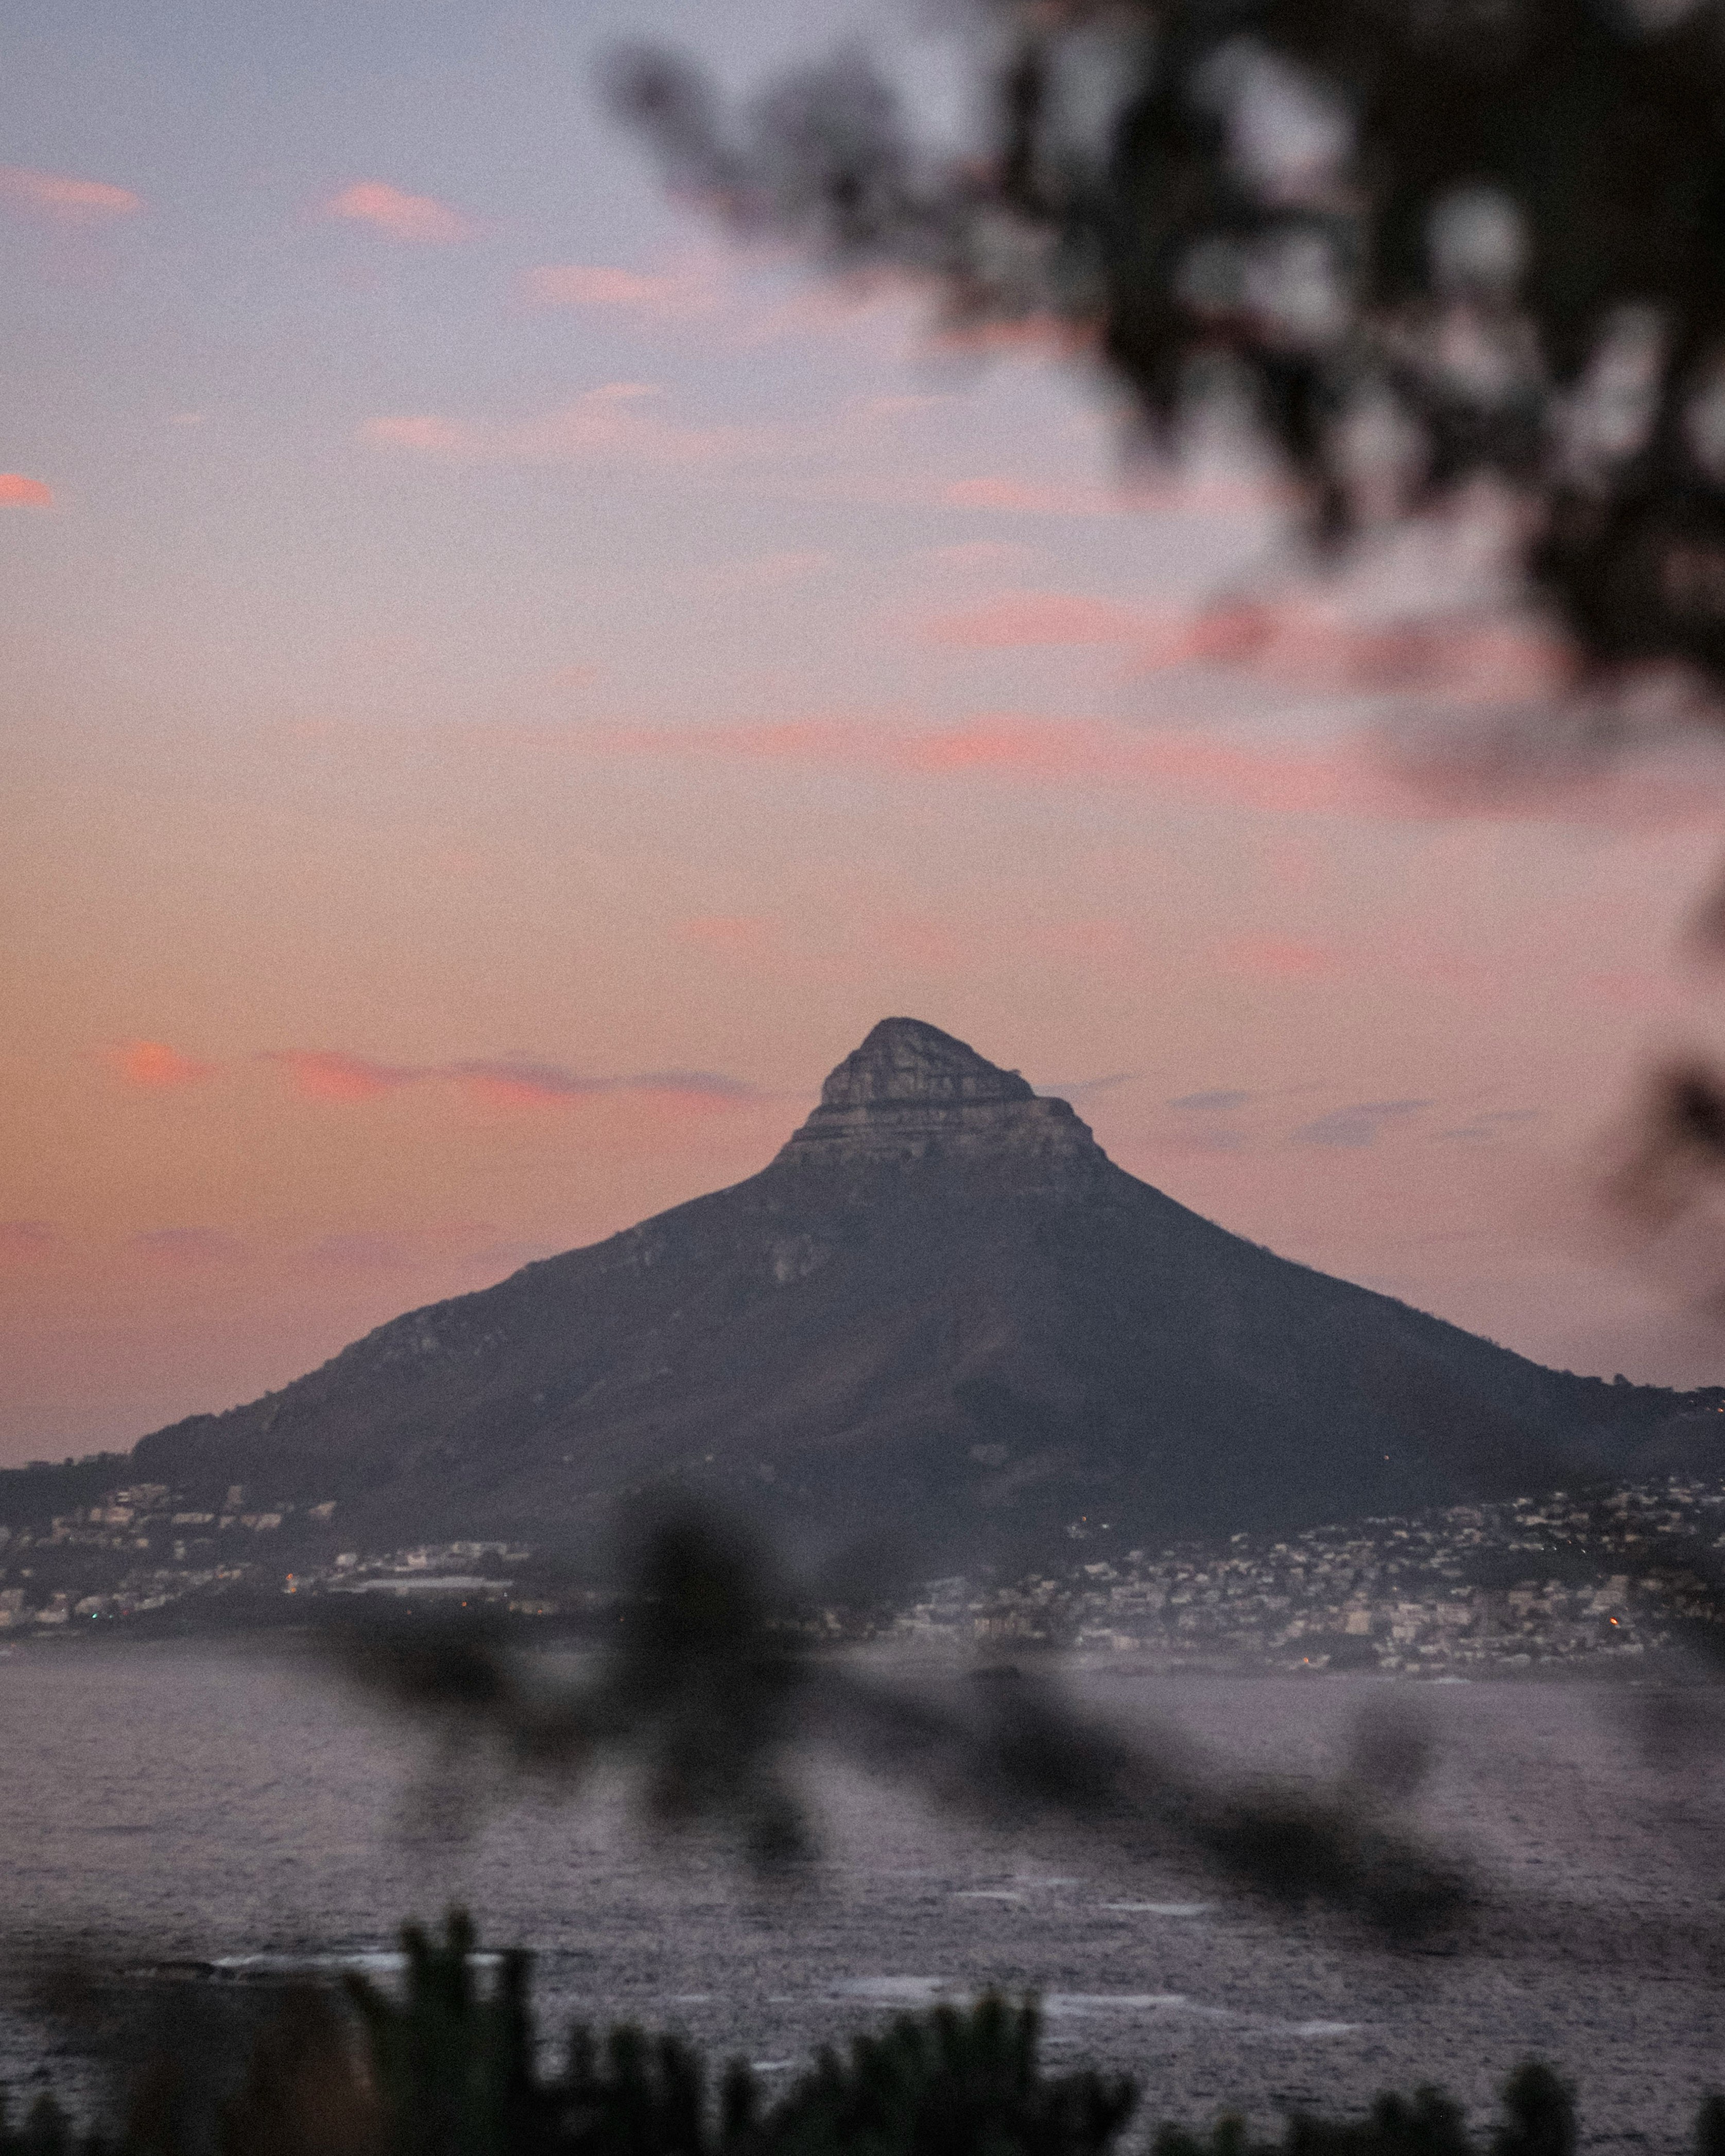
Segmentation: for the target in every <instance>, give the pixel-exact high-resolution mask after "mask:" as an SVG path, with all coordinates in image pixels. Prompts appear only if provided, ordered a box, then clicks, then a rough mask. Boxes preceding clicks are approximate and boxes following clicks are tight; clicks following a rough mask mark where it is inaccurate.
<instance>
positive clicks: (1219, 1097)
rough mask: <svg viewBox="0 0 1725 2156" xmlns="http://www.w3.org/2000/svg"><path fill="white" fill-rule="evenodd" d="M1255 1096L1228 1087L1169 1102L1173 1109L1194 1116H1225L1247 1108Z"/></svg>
mask: <svg viewBox="0 0 1725 2156" xmlns="http://www.w3.org/2000/svg"><path fill="white" fill-rule="evenodd" d="M1254 1097H1255V1096H1253V1095H1252V1094H1250V1093H1240V1092H1235V1091H1232V1090H1231V1089H1230V1088H1229V1087H1226V1086H1219V1087H1218V1088H1217V1089H1216V1091H1214V1092H1210V1093H1182V1094H1180V1095H1178V1096H1177V1097H1176V1098H1175V1099H1173V1100H1172V1101H1169V1102H1168V1106H1169V1107H1171V1108H1179V1109H1182V1110H1183V1111H1187V1112H1189V1113H1190V1114H1193V1115H1198V1116H1224V1115H1227V1114H1229V1113H1230V1111H1232V1110H1234V1109H1235V1108H1244V1107H1245V1106H1248V1105H1249V1104H1250V1101H1252V1100H1253V1098H1254Z"/></svg>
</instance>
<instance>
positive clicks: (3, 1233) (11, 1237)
mask: <svg viewBox="0 0 1725 2156" xmlns="http://www.w3.org/2000/svg"><path fill="white" fill-rule="evenodd" d="M58 1243H59V1231H58V1229H56V1228H55V1227H54V1223H53V1222H52V1221H51V1220H0V1261H5V1260H23V1261H28V1260H30V1259H33V1258H45V1257H48V1256H49V1255H51V1254H52V1252H53V1251H54V1248H55V1246H56V1245H57V1244H58Z"/></svg>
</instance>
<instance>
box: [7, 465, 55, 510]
mask: <svg viewBox="0 0 1725 2156" xmlns="http://www.w3.org/2000/svg"><path fill="white" fill-rule="evenodd" d="M53 506H54V490H53V488H52V487H50V486H47V485H44V483H43V482H42V480H39V479H26V478H25V476H24V475H23V473H22V472H0V508H6V509H52V508H53Z"/></svg>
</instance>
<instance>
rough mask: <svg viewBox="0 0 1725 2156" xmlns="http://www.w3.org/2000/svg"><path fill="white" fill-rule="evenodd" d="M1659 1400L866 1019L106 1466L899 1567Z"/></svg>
mask: <svg viewBox="0 0 1725 2156" xmlns="http://www.w3.org/2000/svg"><path fill="white" fill-rule="evenodd" d="M1686 1404H1689V1403H1687V1402H1686V1401H1685V1400H1684V1399H1682V1398H1681V1396H1678V1395H1676V1394H1669V1393H1665V1392H1662V1391H1660V1390H1658V1389H1654V1388H1644V1387H1625V1386H1608V1385H1605V1384H1604V1383H1601V1382H1600V1381H1599V1380H1598V1379H1594V1378H1575V1377H1572V1376H1569V1375H1568V1374H1566V1373H1558V1372H1553V1371H1549V1370H1546V1369H1543V1368H1540V1367H1539V1366H1538V1364H1535V1363H1530V1362H1527V1361H1526V1360H1525V1359H1524V1358H1522V1357H1520V1356H1517V1355H1514V1354H1512V1353H1509V1352H1508V1351H1507V1350H1506V1349H1503V1348H1501V1347H1495V1346H1493V1345H1491V1343H1490V1342H1486V1341H1484V1340H1481V1339H1477V1338H1476V1337H1473V1336H1472V1335H1471V1334H1468V1333H1466V1332H1461V1330H1460V1329H1459V1328H1457V1327H1454V1326H1451V1325H1447V1324H1445V1323H1443V1322H1441V1321H1440V1320H1439V1319H1436V1318H1434V1317H1426V1316H1425V1315H1423V1314H1422V1313H1420V1312H1417V1311H1414V1310H1411V1309H1409V1308H1408V1307H1407V1306H1405V1305H1403V1304H1401V1303H1399V1302H1395V1301H1392V1300H1390V1299H1389V1297H1387V1296H1380V1295H1376V1294H1373V1293H1372V1292H1370V1291H1368V1290H1365V1289H1363V1288H1358V1287H1354V1286H1349V1285H1348V1284H1347V1283H1346V1282H1343V1281H1337V1280H1333V1279H1331V1278H1329V1277H1327V1276H1325V1275H1323V1274H1322V1273H1317V1272H1314V1271H1312V1270H1309V1269H1307V1267H1304V1266H1301V1265H1293V1264H1291V1263H1289V1262H1288V1261H1287V1260H1284V1259H1281V1258H1278V1257H1276V1256H1275V1255H1272V1254H1271V1252H1269V1251H1267V1250H1261V1249H1260V1248H1258V1247H1257V1246H1256V1245H1253V1244H1250V1243H1248V1242H1245V1241H1243V1240H1241V1239H1240V1238H1239V1237H1238V1236H1235V1235H1230V1234H1228V1233H1227V1232H1226V1231H1225V1230H1224V1229H1220V1228H1219V1227H1217V1226H1215V1225H1214V1224H1212V1223H1211V1222H1209V1221H1206V1220H1204V1219H1200V1218H1199V1216H1198V1215H1197V1214H1194V1213H1191V1212H1189V1211H1188V1210H1187V1209H1185V1208H1184V1207H1183V1206H1181V1205H1178V1204H1175V1203H1174V1202H1173V1200H1172V1199H1168V1198H1167V1197H1165V1196H1163V1194H1162V1193H1160V1192H1159V1191H1157V1190H1155V1189H1153V1188H1151V1187H1150V1186H1149V1185H1148V1184H1147V1183H1141V1182H1139V1181H1138V1180H1137V1178H1134V1177H1132V1176H1130V1175H1128V1174H1127V1173H1125V1172H1124V1171H1123V1170H1122V1169H1120V1168H1117V1167H1116V1166H1115V1165H1114V1164H1113V1163H1111V1161H1109V1160H1108V1158H1106V1155H1105V1154H1104V1153H1103V1152H1102V1151H1101V1148H1100V1147H1098V1146H1097V1145H1096V1142H1095V1140H1094V1139H1093V1138H1092V1137H1091V1134H1090V1132H1089V1131H1088V1130H1087V1128H1086V1126H1085V1125H1084V1124H1083V1123H1082V1122H1080V1121H1079V1119H1078V1117H1077V1116H1076V1115H1075V1114H1074V1113H1073V1111H1072V1110H1071V1109H1070V1106H1068V1105H1067V1104H1066V1103H1065V1101H1058V1100H1046V1099H1040V1098H1039V1097H1037V1096H1035V1095H1034V1093H1033V1092H1032V1091H1031V1090H1030V1088H1029V1086H1027V1085H1026V1084H1025V1083H1024V1080H1023V1079H1022V1078H1020V1077H1019V1076H1018V1075H1017V1074H1016V1073H1014V1072H1009V1071H1003V1070H998V1069H996V1067H995V1066H994V1065H992V1064H990V1063H988V1062H986V1061H985V1060H983V1058H982V1057H980V1056H978V1055H975V1054H974V1052H973V1050H970V1049H968V1048H967V1047H965V1046H964V1045H963V1043H961V1042H958V1041H956V1040H953V1039H951V1038H950V1037H949V1036H948V1035H947V1034H942V1033H940V1032H938V1031H937V1029H934V1028H933V1027H932V1026H927V1025H923V1024H920V1023H918V1022H917V1021H916V1020H914V1019H886V1020H884V1021H883V1022H882V1023H881V1024H880V1025H878V1026H876V1027H875V1029H874V1031H873V1032H872V1033H870V1035H869V1037H868V1039H866V1040H865V1042H864V1043H863V1045H862V1046H861V1047H860V1048H859V1049H858V1050H856V1051H855V1054H853V1055H850V1056H849V1057H848V1058H847V1059H846V1060H845V1062H844V1063H842V1064H841V1065H839V1068H838V1070H835V1071H834V1073H833V1075H832V1076H831V1077H830V1078H829V1080H828V1081H827V1084H826V1086H825V1088H824V1091H823V1095H822V1104H821V1106H819V1108H818V1109H816V1111H814V1114H813V1115H812V1116H810V1117H809V1121H808V1122H806V1123H805V1124H804V1125H803V1127H802V1129H801V1130H800V1131H799V1132H798V1133H797V1134H796V1135H795V1136H794V1137H793V1138H792V1139H791V1141H790V1142H789V1143H788V1144H787V1145H786V1147H784V1148H783V1151H782V1152H780V1154H779V1155H778V1158H776V1159H775V1160H774V1161H773V1163H772V1164H771V1165H770V1166H769V1167H768V1168H766V1169H764V1170H763V1171H762V1173H760V1174H758V1175H756V1176H753V1177H752V1178H749V1180H748V1181H747V1182H745V1183H739V1184H737V1185H736V1186H735V1187H734V1188H731V1189H728V1190H722V1191H718V1192H716V1193H713V1194H712V1195H711V1196H708V1197H705V1198H699V1199H695V1200H694V1201H693V1202H692V1203H691V1204H685V1205H681V1206H678V1207H676V1208H675V1209H673V1210H671V1211H670V1212H668V1213H664V1214H660V1215H658V1216H657V1217H656V1218H655V1219H650V1220H648V1221H645V1222H644V1223H643V1224H641V1225H640V1226H639V1227H636V1228H632V1229H629V1230H628V1231H627V1232H626V1233H624V1234H623V1235H615V1236H613V1237H612V1238H610V1240H608V1241H606V1242H603V1243H600V1244H598V1245H593V1247H591V1248H589V1249H586V1250H573V1251H570V1252H568V1253H567V1254H566V1255H563V1256H561V1257H557V1258H552V1259H549V1260H545V1261H544V1262H542V1263H541V1264H537V1265H529V1266H527V1267H526V1268H525V1269H524V1270H522V1271H521V1272H519V1273H517V1274H516V1275H515V1276H513V1277H511V1279H509V1280H506V1281H503V1282H501V1284H500V1285H499V1286H495V1287H493V1288H490V1289H487V1290H485V1291H483V1292H482V1293H480V1294H476V1295H470V1296H461V1297H459V1298H457V1299H456V1300H454V1301H449V1302H445V1303H440V1304H437V1305H434V1306H431V1307H429V1308H428V1309H425V1310H422V1311H417V1312H411V1313H409V1314H408V1316H406V1317H402V1318H398V1319H397V1320H396V1321H394V1322H393V1323H391V1324H388V1325H385V1326H383V1327H380V1328H379V1329H378V1330H377V1332H372V1333H371V1334H369V1335H367V1337H366V1338H364V1339H362V1340H361V1341H358V1342H356V1343H355V1344H354V1345H353V1346H352V1347H348V1348H347V1349H346V1350H345V1351H344V1352H343V1353H341V1354H340V1355H338V1356H336V1358H334V1360H333V1361H331V1362H330V1363H326V1365H325V1366H324V1367H323V1368H321V1369H320V1370H316V1371H314V1372H312V1373H311V1374H310V1375H309V1376H307V1377H305V1378H300V1379H299V1380H297V1381H296V1382H295V1383H293V1384H291V1385H290V1386H288V1387H287V1388H285V1390H283V1391H282V1392H280V1393H277V1394H271V1395H268V1396H266V1397H265V1398H264V1399H261V1400H259V1401H255V1402H254V1403H252V1404H250V1405H249V1406H246V1407H243V1408H239V1409H234V1410H232V1411H231V1412H229V1413H228V1414H220V1415H206V1416H196V1417H193V1418H192V1419H189V1420H187V1421H185V1422H182V1423H178V1424H175V1425H173V1427H172V1428H171V1429H168V1430H161V1431H158V1432H157V1433H156V1434H155V1435H153V1436H151V1437H147V1438H146V1439H144V1440H141V1443H140V1444H139V1445H138V1447H137V1448H136V1455H135V1460H136V1471H137V1472H138V1473H139V1474H140V1475H141V1476H144V1475H147V1476H149V1477H150V1478H151V1479H153V1480H157V1481H168V1482H171V1483H172V1484H173V1485H174V1486H176V1487H177V1488H182V1489H186V1490H188V1491H189V1490H194V1489H202V1490H207V1491H211V1492H216V1491H219V1490H220V1489H221V1488H223V1487H224V1486H226V1485H228V1483H230V1482H235V1481H238V1482H243V1483H245V1484H247V1485H248V1486H250V1487H251V1488H252V1489H253V1490H254V1491H255V1492H256V1493H257V1495H258V1496H259V1497H264V1498H268V1499H269V1500H271V1501H274V1500H275V1499H297V1500H300V1501H316V1500H318V1499H322V1498H326V1497H331V1496H333V1497H336V1498H337V1499H338V1500H340V1501H341V1517H342V1519H343V1521H344V1522H345V1523H346V1528H345V1532H344V1539H346V1538H347V1537H348V1536H352V1537H353V1538H355V1539H356V1540H364V1541H368V1542H369V1543H371V1544H372V1545H373V1546H376V1545H377V1544H380V1543H382V1544H388V1543H398V1542H399V1541H401V1540H402V1539H403V1538H404V1537H408V1536H413V1535H434V1534H444V1535H451V1536H453V1535H463V1534H465V1535H480V1534H507V1535H511V1536H522V1537H528V1538H529V1539H531V1540H532V1541H534V1542H536V1543H539V1544H541V1545H551V1546H558V1547H563V1548H568V1549H569V1550H570V1551H571V1552H572V1553H576V1552H582V1551H587V1550H590V1549H592V1548H596V1547H597V1546H598V1538H600V1537H602V1536H603V1533H604V1532H605V1530H606V1528H607V1526H608V1522H609V1520H610V1518H611V1517H612V1514H613V1512H614V1507H615V1505H616V1503H617V1502H618V1501H619V1499H620V1498H621V1499H628V1498H633V1497H638V1496H641V1495H642V1494H644V1493H647V1494H651V1493H655V1492H663V1491H684V1492H686V1493H688V1494H689V1495H691V1496H699V1497H700V1498H701V1499H702V1500H703V1501H711V1500H716V1501H721V1502H722V1503H724V1504H726V1505H727V1506H729V1507H733V1508H736V1509H739V1510H742V1511H744V1512H752V1513H756V1514H759V1515H761V1516H762V1517H765V1518H766V1519H767V1520H768V1522H770V1523H771V1524H772V1526H773V1528H774V1529H775V1531H776V1532H779V1533H780V1534H782V1535H783V1534H788V1535H790V1536H791V1537H793V1539H801V1540H803V1541H808V1542H813V1543H819V1544H824V1545H832V1544H834V1543H846V1542H853V1543H854V1542H857V1541H860V1540H865V1539H870V1538H873V1539H880V1540H883V1541H884V1542H886V1543H892V1544H895V1545H896V1546H897V1547H898V1548H901V1550H902V1551H904V1552H905V1553H906V1556H907V1558H914V1559H915V1561H916V1562H918V1563H922V1564H924V1565H925V1566H926V1565H929V1564H935V1563H946V1562H948V1561H950V1562H952V1563H968V1562H971V1561H973V1560H974V1559H975V1558H977V1557H978V1556H980V1555H991V1556H993V1557H995V1558H999V1560H1000V1561H1003V1562H1008V1561H1015V1560H1027V1559H1029V1558H1034V1557H1035V1556H1036V1555H1037V1554H1038V1553H1045V1554H1047V1553H1051V1552H1052V1551H1053V1549H1054V1548H1057V1547H1058V1548H1065V1549H1068V1550H1070V1531H1071V1530H1073V1529H1074V1528H1076V1529H1078V1530H1079V1531H1080V1532H1081V1533H1083V1534H1085V1535H1086V1536H1088V1535H1095V1536H1096V1537H1097V1538H1098V1540H1099V1542H1101V1543H1103V1544H1104V1546H1106V1547H1112V1548H1123V1547H1126V1546H1127V1544H1131V1545H1133V1546H1137V1544H1140V1543H1147V1542H1160V1541H1164V1540H1167V1539H1168V1538H1170V1537H1174V1536H1178V1535H1179V1534H1182V1533H1186V1532H1217V1531H1224V1530H1225V1531H1232V1530H1235V1529H1244V1528H1247V1527H1294V1526H1298V1525H1303V1524H1307V1523H1311V1522H1317V1521H1320V1520H1325V1519H1337V1518H1346V1517H1354V1516H1358V1515H1360V1514H1362V1513H1370V1512H1389V1511H1399V1510H1404V1509H1406V1508H1409V1507H1413V1506H1415V1505H1420V1504H1430V1503H1448V1502H1455V1501H1461V1500H1462V1499H1464V1498H1466V1496H1470V1495H1474V1494H1507V1493H1510V1492H1512V1491H1517V1490H1520V1489H1522V1488H1538V1487H1542V1486H1549V1484H1550V1483H1551V1481H1553V1479H1554V1477H1555V1476H1560V1475H1562V1474H1563V1473H1567V1472H1568V1471H1569V1470H1570V1468H1571V1467H1572V1466H1574V1463H1575V1462H1576V1461H1577V1460H1579V1459H1580V1458H1581V1457H1582V1456H1583V1455H1584V1454H1589V1455H1594V1456H1597V1457H1598V1458H1599V1459H1600V1460H1602V1461H1608V1462H1609V1461H1610V1460H1620V1461H1621V1460H1627V1459H1628V1458H1629V1457H1630V1454H1631V1453H1632V1451H1633V1450H1634V1449H1635V1446H1636V1445H1639V1444H1640V1443H1641V1442H1643V1441H1644V1440H1646V1439H1647V1438H1648V1437H1649V1435H1650V1434H1651V1433H1652V1432H1654V1431H1656V1430H1660V1429H1661V1428H1663V1427H1664V1426H1665V1425H1666V1424H1668V1423H1669V1422H1670V1420H1671V1417H1672V1416H1673V1414H1675V1413H1676V1411H1678V1410H1679V1409H1681V1408H1682V1407H1684V1406H1685V1405H1686Z"/></svg>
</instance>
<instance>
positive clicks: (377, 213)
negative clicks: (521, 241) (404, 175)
mask: <svg viewBox="0 0 1725 2156" xmlns="http://www.w3.org/2000/svg"><path fill="white" fill-rule="evenodd" d="M323 214H324V216H326V217H327V218H341V219H344V220H345V221H347V223H352V224H368V225H369V226H370V227H371V228H372V231H374V232H381V233H382V234H384V236H385V237H386V238H388V239H399V240H403V241H405V242H406V243H407V244H408V245H410V246H414V247H449V246H453V245H454V244H456V243H457V242H458V241H460V240H464V239H472V238H473V237H474V235H475V233H476V232H477V231H478V230H479V226H478V224H477V223H475V220H474V219H473V218H470V217H468V216H466V215H465V213H463V212H462V211H460V210H458V209H451V208H450V207H449V204H448V203H441V202H439V201H438V199H437V198H436V197H435V196H434V195H410V194H405V193H403V191H402V190H401V188H399V187H391V186H390V184H389V182H388V181H387V180H357V181H356V182H354V184H353V185H352V187H343V188H342V190H341V193H339V194H334V195H331V197H330V198H329V200H328V201H327V202H326V203H325V204H324V205H323Z"/></svg>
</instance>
